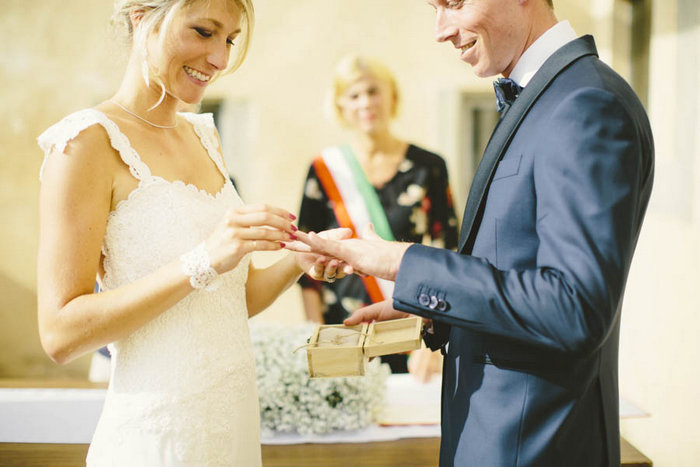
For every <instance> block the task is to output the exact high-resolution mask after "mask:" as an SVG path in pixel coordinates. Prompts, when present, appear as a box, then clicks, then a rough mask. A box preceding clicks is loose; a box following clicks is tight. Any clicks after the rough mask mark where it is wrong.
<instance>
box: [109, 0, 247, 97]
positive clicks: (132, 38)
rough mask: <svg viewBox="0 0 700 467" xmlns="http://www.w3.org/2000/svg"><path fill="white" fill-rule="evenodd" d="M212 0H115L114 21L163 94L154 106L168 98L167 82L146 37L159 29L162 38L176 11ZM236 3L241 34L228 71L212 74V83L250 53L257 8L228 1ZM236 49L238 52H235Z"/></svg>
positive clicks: (147, 78)
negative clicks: (152, 60) (136, 18)
mask: <svg viewBox="0 0 700 467" xmlns="http://www.w3.org/2000/svg"><path fill="white" fill-rule="evenodd" d="M208 1H210V0H115V2H114V14H113V15H112V24H113V25H114V26H115V27H116V28H117V29H118V30H120V31H121V32H122V33H123V34H125V35H126V37H127V38H128V43H130V44H132V46H133V47H134V48H135V49H137V50H140V51H141V53H142V59H143V62H142V73H143V78H144V81H145V82H146V85H148V86H150V82H151V81H153V82H155V83H156V84H157V85H159V86H160V87H161V90H162V92H161V96H160V99H159V100H158V102H157V103H156V104H155V105H154V106H153V107H152V108H155V107H157V106H158V105H159V104H160V103H161V102H162V101H163V99H164V98H165V93H166V89H165V85H164V84H163V81H162V80H161V79H160V77H159V76H157V73H155V72H154V70H153V69H152V68H151V66H150V64H149V63H148V54H147V51H146V39H147V38H148V36H149V35H150V34H151V33H152V32H153V31H155V30H156V29H158V30H159V31H160V33H161V34H163V36H162V37H165V34H166V33H167V30H168V28H169V27H170V24H171V23H172V20H173V18H174V17H175V14H176V13H177V12H178V11H180V10H181V9H182V8H184V7H187V6H190V5H192V4H194V3H197V2H208ZM228 1H229V2H231V3H233V4H234V5H236V6H237V7H238V8H239V9H240V11H241V33H240V35H239V36H238V38H237V40H236V44H237V47H232V48H231V52H230V53H231V55H232V56H230V57H229V61H228V66H227V67H226V69H225V70H223V71H221V72H218V73H217V74H216V75H214V76H213V77H212V80H211V82H213V81H214V80H216V79H217V78H218V77H220V76H223V75H225V74H228V73H231V72H233V71H235V70H237V69H238V67H240V66H241V64H242V63H243V61H244V60H245V57H246V55H248V49H249V47H250V40H251V36H252V34H253V27H254V24H255V10H254V9H253V4H252V3H251V0H228ZM133 12H137V13H139V14H141V15H142V18H141V22H140V23H139V26H138V27H137V28H136V30H134V28H133V27H132V24H131V14H132V13H133ZM234 50H235V55H234Z"/></svg>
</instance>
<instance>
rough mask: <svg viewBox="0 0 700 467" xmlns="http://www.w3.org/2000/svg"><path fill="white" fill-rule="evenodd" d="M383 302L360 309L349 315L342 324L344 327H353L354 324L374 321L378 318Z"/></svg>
mask: <svg viewBox="0 0 700 467" xmlns="http://www.w3.org/2000/svg"><path fill="white" fill-rule="evenodd" d="M383 305H384V303H383V302H378V303H373V304H371V305H369V306H366V307H364V308H360V309H359V310H356V311H355V312H353V314H351V315H350V316H349V317H348V318H347V319H346V320H345V321H343V324H344V325H346V326H354V325H356V324H360V323H365V322H368V321H374V320H376V319H377V318H378V317H379V313H380V312H381V311H382V306H383Z"/></svg>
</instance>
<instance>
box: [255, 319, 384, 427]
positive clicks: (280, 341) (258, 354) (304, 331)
mask: <svg viewBox="0 0 700 467" xmlns="http://www.w3.org/2000/svg"><path fill="white" fill-rule="evenodd" d="M250 327H251V336H252V340H253V351H254V353H255V364H256V367H257V373H258V395H259V398H260V424H261V429H262V432H263V434H264V435H271V434H273V433H274V432H297V433H300V434H304V435H305V434H319V433H328V432H330V431H335V430H356V429H359V428H364V427H366V426H368V425H370V424H372V423H373V422H374V421H375V419H376V416H377V413H378V412H379V410H380V409H381V407H382V405H383V402H384V392H385V389H386V379H387V377H388V376H389V373H390V370H389V366H388V365H386V364H381V363H380V362H379V359H375V360H373V361H372V362H370V363H369V364H368V365H367V369H366V372H365V376H359V377H348V378H318V379H310V378H309V373H308V364H307V359H306V351H305V350H304V349H303V348H302V349H299V350H298V351H297V352H296V353H294V350H295V349H297V348H298V347H301V346H303V345H304V344H306V341H307V339H308V338H309V337H311V334H312V333H313V331H314V328H315V325H314V324H306V323H305V324H297V325H282V324H277V323H268V322H264V321H257V322H254V323H251V326H250Z"/></svg>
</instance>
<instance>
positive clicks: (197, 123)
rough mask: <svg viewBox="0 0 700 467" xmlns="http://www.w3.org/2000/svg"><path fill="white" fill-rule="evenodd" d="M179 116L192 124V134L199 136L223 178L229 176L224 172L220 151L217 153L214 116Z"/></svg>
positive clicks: (185, 113)
mask: <svg viewBox="0 0 700 467" xmlns="http://www.w3.org/2000/svg"><path fill="white" fill-rule="evenodd" d="M181 115H182V116H183V117H185V118H186V119H187V121H188V122H190V123H191V124H192V127H193V128H194V132H195V133H196V134H197V136H199V139H200V141H201V142H202V145H203V146H204V148H205V149H206V150H207V153H209V157H211V159H212V160H213V161H214V163H215V164H216V166H217V167H218V168H219V171H220V172H221V174H222V175H223V176H224V178H226V179H227V178H228V177H229V175H228V173H227V172H226V166H225V165H224V159H223V156H222V154H221V151H219V138H218V137H217V134H216V126H215V125H214V116H213V115H212V114H210V113H206V114H196V113H189V112H184V113H182V114H181Z"/></svg>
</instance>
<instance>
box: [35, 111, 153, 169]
mask: <svg viewBox="0 0 700 467" xmlns="http://www.w3.org/2000/svg"><path fill="white" fill-rule="evenodd" d="M92 125H101V126H102V127H103V128H104V129H105V131H107V135H108V136H109V142H110V144H111V145H112V147H113V148H114V149H115V150H116V151H117V152H118V153H119V156H120V157H121V159H122V161H124V163H125V164H126V165H127V166H128V167H129V171H130V172H131V174H132V175H133V176H134V177H135V178H136V179H137V180H149V179H151V178H152V176H151V171H150V170H149V168H148V166H147V165H146V164H144V163H143V161H142V160H141V158H140V157H139V155H138V153H137V152H136V151H134V148H132V147H131V143H130V142H129V139H128V138H127V137H126V135H125V134H124V133H122V132H121V130H120V129H119V127H118V126H117V124H116V123H114V122H113V121H112V120H110V119H109V118H108V117H107V116H106V115H105V114H103V113H102V112H100V111H99V110H97V109H83V110H79V111H77V112H75V113H72V114H70V115H68V116H67V117H65V118H63V119H62V120H60V121H59V122H58V123H55V124H54V125H52V126H51V127H49V128H48V129H47V130H46V131H44V132H43V133H42V134H41V135H39V137H38V138H37V142H38V143H39V147H40V148H41V150H42V151H44V154H45V155H44V162H43V163H42V164H41V169H40V171H39V180H41V178H42V177H43V174H44V166H45V165H46V160H47V158H48V155H49V153H50V152H51V150H52V149H53V150H56V151H58V152H59V153H63V151H65V149H66V145H67V144H68V142H69V141H71V140H72V139H74V138H75V137H76V136H78V135H79V134H80V133H81V132H82V131H84V130H86V129H87V128H89V127H91V126H92Z"/></svg>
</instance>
